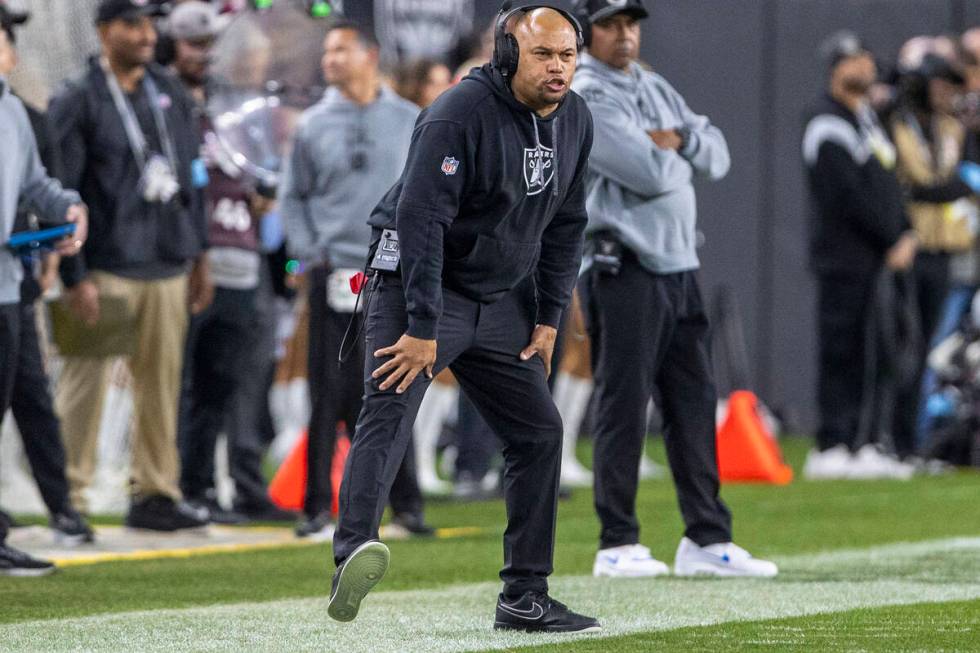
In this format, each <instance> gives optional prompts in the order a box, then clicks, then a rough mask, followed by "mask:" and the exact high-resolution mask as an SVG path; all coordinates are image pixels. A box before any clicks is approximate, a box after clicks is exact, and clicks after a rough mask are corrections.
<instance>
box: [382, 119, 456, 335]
mask: <svg viewBox="0 0 980 653" xmlns="http://www.w3.org/2000/svg"><path fill="white" fill-rule="evenodd" d="M473 167H474V166H473V158H472V156H471V152H470V148H469V147H468V143H467V138H466V133H465V130H464V128H463V126H462V125H460V124H459V123H458V122H455V121H450V120H431V121H428V122H423V123H422V124H420V125H418V126H417V127H416V128H415V132H414V134H413V135H412V145H411V147H410V149H409V152H408V161H407V162H406V163H405V172H404V174H403V176H402V194H401V197H400V198H399V200H398V208H397V210H396V213H395V215H396V224H397V230H398V240H399V244H400V246H401V268H402V282H403V284H404V286H405V303H406V308H407V310H408V335H410V336H412V337H413V338H421V339H423V340H434V339H435V338H436V336H437V335H438V327H439V318H440V317H441V316H442V263H443V240H444V238H445V235H446V232H447V231H448V230H449V227H450V225H451V224H452V222H453V220H454V219H455V218H456V215H457V213H458V212H459V206H460V203H461V198H462V195H463V189H464V188H465V186H466V180H467V178H468V177H469V175H470V174H472V173H473V172H474V171H473Z"/></svg>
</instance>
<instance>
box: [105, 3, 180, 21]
mask: <svg viewBox="0 0 980 653" xmlns="http://www.w3.org/2000/svg"><path fill="white" fill-rule="evenodd" d="M168 13H170V12H169V11H168V7H167V6H166V5H165V4H164V3H163V2H160V0H102V2H100V3H99V8H98V9H97V10H96V12H95V22H96V24H99V23H108V22H111V21H114V20H129V19H132V18H139V17H141V16H166V15H167V14H168Z"/></svg>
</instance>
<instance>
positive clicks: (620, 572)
mask: <svg viewBox="0 0 980 653" xmlns="http://www.w3.org/2000/svg"><path fill="white" fill-rule="evenodd" d="M669 573H670V567H668V566H667V565H666V564H664V563H662V562H660V561H659V560H657V559H656V558H654V557H653V556H652V555H650V549H648V548H647V547H645V546H643V545H642V544H626V545H624V546H616V547H612V548H609V549H601V550H600V551H599V553H597V554H596V556H595V564H594V565H593V566H592V575H593V576H597V577H598V576H607V577H609V578H648V577H651V576H665V575H667V574H669Z"/></svg>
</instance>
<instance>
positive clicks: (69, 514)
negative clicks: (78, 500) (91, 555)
mask: <svg viewBox="0 0 980 653" xmlns="http://www.w3.org/2000/svg"><path fill="white" fill-rule="evenodd" d="M48 526H50V527H51V530H52V531H54V541H55V543H56V544H58V545H59V546H77V545H79V544H91V543H92V542H94V541H95V533H93V532H92V528H91V527H90V526H89V525H88V522H86V521H85V518H84V517H82V516H81V515H79V514H78V513H77V512H76V511H75V510H74V509H72V508H68V509H67V510H63V511H61V512H59V513H55V514H54V515H51V519H50V520H49V521H48Z"/></svg>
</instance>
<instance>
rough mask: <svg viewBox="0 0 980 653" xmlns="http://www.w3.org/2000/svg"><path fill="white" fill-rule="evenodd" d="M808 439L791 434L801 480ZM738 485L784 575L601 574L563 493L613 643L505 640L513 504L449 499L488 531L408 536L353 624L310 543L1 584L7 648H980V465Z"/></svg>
mask: <svg viewBox="0 0 980 653" xmlns="http://www.w3.org/2000/svg"><path fill="white" fill-rule="evenodd" d="M806 446H807V445H806V443H805V442H803V441H795V440H790V441H787V442H786V443H785V447H786V455H787V458H788V459H789V460H790V462H792V463H793V464H794V466H795V467H797V469H798V467H799V463H800V462H801V460H802V457H803V455H804V453H805V449H806ZM653 452H654V457H655V458H656V457H660V456H661V452H660V450H659V448H656V447H655V448H654V450H653ZM723 494H724V497H725V499H726V500H727V501H728V503H729V505H730V506H731V508H732V511H733V514H734V516H735V538H736V541H737V542H739V543H740V544H742V545H743V546H745V547H746V548H748V549H749V550H750V551H752V552H753V553H754V554H756V555H758V556H760V557H769V558H771V559H773V560H775V561H776V562H778V563H779V564H780V566H781V570H782V573H781V575H780V577H779V578H778V579H776V580H774V581H761V580H734V581H715V580H683V579H671V578H668V579H649V580H625V581H623V580H620V581H610V580H606V579H603V580H601V581H597V580H594V579H592V578H591V577H590V576H589V574H590V572H591V568H592V560H593V556H594V554H595V546H596V536H597V532H598V524H597V521H596V519H595V516H594V514H593V511H592V507H591V495H590V493H588V492H578V493H576V494H575V495H574V496H573V497H572V498H571V499H570V500H568V501H564V502H562V504H561V506H560V508H559V516H558V542H557V550H556V561H555V576H554V578H553V582H552V591H553V594H554V595H555V596H556V597H557V598H559V599H561V600H563V601H565V602H566V603H569V604H570V605H572V606H573V607H575V608H579V609H581V610H583V611H591V612H594V613H595V614H597V615H598V616H599V617H600V619H601V621H602V622H603V625H604V627H605V629H604V632H603V633H602V634H601V635H600V636H596V635H585V636H579V637H578V638H567V637H565V638H560V637H554V636H552V637H531V636H527V635H515V634H499V633H494V631H492V630H491V628H490V624H491V623H492V617H493V605H494V598H495V595H496V592H497V591H498V583H496V582H495V579H496V574H497V571H498V569H499V566H500V557H501V544H500V536H501V533H502V530H503V505H502V503H501V502H486V503H478V504H468V505H459V504H453V503H432V504H431V505H430V507H429V517H430V520H431V521H432V522H433V523H434V524H435V525H437V526H443V527H450V526H473V527H479V528H481V529H482V530H481V531H480V533H479V534H478V535H473V536H469V537H463V538H458V539H446V540H415V541H406V542H392V543H390V547H391V552H392V566H391V569H390V570H389V572H388V575H387V576H386V578H385V580H384V581H383V582H382V584H381V585H380V586H379V588H378V590H377V591H376V592H375V593H373V594H372V595H371V596H370V597H369V598H368V599H367V600H366V601H365V603H364V605H363V606H362V612H361V615H360V616H359V617H358V619H357V620H356V621H355V622H353V623H351V624H337V623H334V622H331V621H330V620H329V619H328V618H327V616H326V609H325V605H326V601H325V597H326V594H327V591H328V588H329V577H330V576H329V575H330V572H331V570H332V564H331V561H330V555H329V548H328V547H327V546H325V545H324V546H310V547H294V548H285V549H282V550H272V551H259V552H252V553H236V554H221V555H207V556H200V557H194V558H190V559H183V560H156V561H145V562H115V563H101V564H94V565H88V566H80V567H69V568H66V569H64V570H61V571H60V572H59V573H58V574H55V575H53V576H50V577H47V578H42V579H12V578H0V606H2V607H0V651H12V650H37V651H69V650H71V651H74V650H85V651H90V650H100V651H170V650H174V651H243V652H244V651H278V650H281V651H343V652H344V653H356V652H358V651H373V652H381V651H447V652H448V651H478V650H534V651H539V650H540V651H595V652H599V651H602V652H606V651H649V650H671V651H672V650H685V651H720V650H725V651H728V650H746V651H754V650H768V651H782V650H798V651H923V650H928V651H980V474H976V473H971V472H962V473H957V474H952V475H947V476H942V477H933V478H916V479H914V480H912V481H909V482H900V481H879V482H827V483H807V482H803V481H796V482H794V483H793V484H791V485H789V486H787V487H770V486H748V485H741V486H726V488H725V489H724V492H723ZM639 503H640V510H641V520H642V523H643V525H644V531H643V534H642V540H643V542H644V543H645V544H647V545H648V546H650V548H651V549H652V550H653V553H654V555H656V556H657V557H659V558H661V559H664V560H666V561H668V562H671V561H672V560H673V553H674V549H675V547H676V545H677V542H678V540H679V538H680V534H681V522H680V518H679V516H678V513H677V508H676V504H675V500H674V493H673V488H672V486H671V483H670V481H669V480H662V481H650V482H646V483H644V485H643V487H642V490H641V496H640V501H639Z"/></svg>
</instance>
